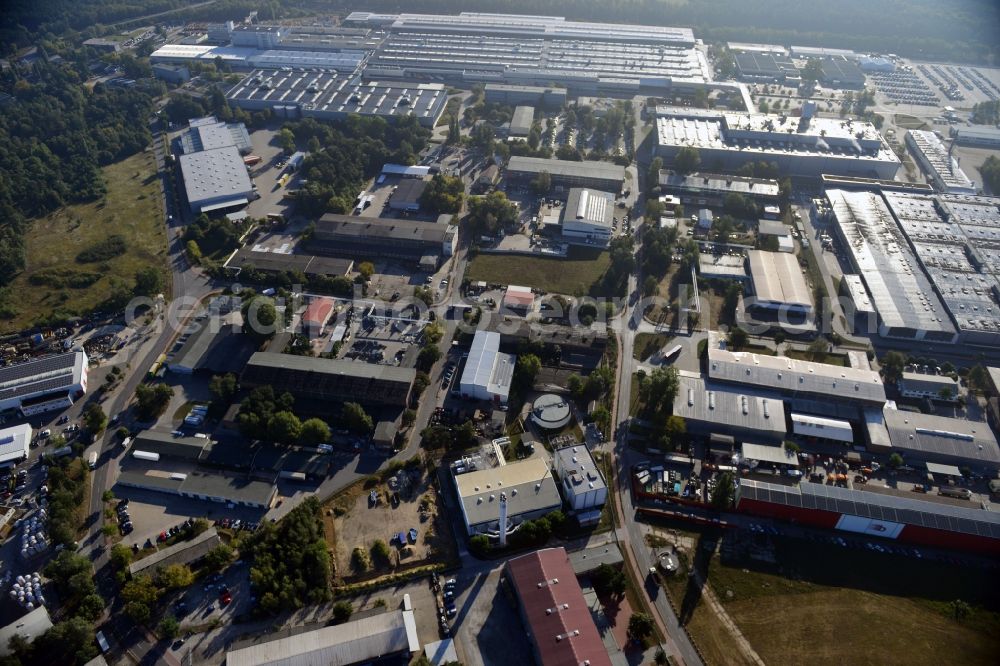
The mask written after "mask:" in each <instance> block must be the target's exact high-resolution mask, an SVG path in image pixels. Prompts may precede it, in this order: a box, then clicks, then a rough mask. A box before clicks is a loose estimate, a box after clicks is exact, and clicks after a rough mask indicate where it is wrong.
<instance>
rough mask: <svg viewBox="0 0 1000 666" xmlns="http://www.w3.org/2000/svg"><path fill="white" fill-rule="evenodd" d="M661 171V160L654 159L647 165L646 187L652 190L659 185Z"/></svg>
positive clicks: (658, 158)
mask: <svg viewBox="0 0 1000 666" xmlns="http://www.w3.org/2000/svg"><path fill="white" fill-rule="evenodd" d="M661 169H663V159H662V158H660V157H654V158H653V161H652V162H650V163H649V171H648V172H647V173H646V187H647V188H649V189H652V188H654V187H656V186H657V185H659V184H660V170H661Z"/></svg>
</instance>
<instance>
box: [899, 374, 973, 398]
mask: <svg viewBox="0 0 1000 666" xmlns="http://www.w3.org/2000/svg"><path fill="white" fill-rule="evenodd" d="M896 386H897V388H899V394H900V395H901V396H903V397H904V398H931V399H940V398H943V397H944V396H946V395H949V396H951V398H957V397H958V396H959V393H960V392H961V391H960V388H961V387H960V386H959V384H958V380H957V379H955V378H953V377H951V376H949V375H931V374H925V373H922V372H904V373H903V376H902V377H900V378H899V379H898V380H897V381H896Z"/></svg>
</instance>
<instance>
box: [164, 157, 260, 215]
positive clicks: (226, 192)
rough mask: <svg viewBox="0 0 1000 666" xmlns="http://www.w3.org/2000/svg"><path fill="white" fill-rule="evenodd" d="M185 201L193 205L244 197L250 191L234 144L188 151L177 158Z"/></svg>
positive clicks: (250, 186)
mask: <svg viewBox="0 0 1000 666" xmlns="http://www.w3.org/2000/svg"><path fill="white" fill-rule="evenodd" d="M179 161H180V165H181V174H182V176H183V177H184V189H185V190H186V191H187V196H188V202H189V203H190V204H191V205H192V206H197V205H199V204H201V203H202V202H205V203H209V202H213V203H214V202H215V201H216V200H223V199H226V200H228V199H233V200H235V199H239V198H245V197H248V196H249V195H250V193H251V192H252V191H253V185H252V184H251V183H250V175H249V174H248V173H247V167H246V164H244V163H243V157H242V156H240V151H239V150H238V149H237V148H236V146H227V147H225V148H216V149H215V150H203V151H201V152H197V153H188V154H185V155H181V156H180V158H179Z"/></svg>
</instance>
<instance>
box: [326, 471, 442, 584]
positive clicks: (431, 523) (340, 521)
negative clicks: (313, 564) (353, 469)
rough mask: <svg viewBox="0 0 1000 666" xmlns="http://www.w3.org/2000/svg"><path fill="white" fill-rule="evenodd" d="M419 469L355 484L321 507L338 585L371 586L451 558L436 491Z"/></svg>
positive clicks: (398, 472) (429, 478)
mask: <svg viewBox="0 0 1000 666" xmlns="http://www.w3.org/2000/svg"><path fill="white" fill-rule="evenodd" d="M432 478H433V477H429V476H428V475H427V474H426V473H425V471H424V470H423V469H422V468H421V467H419V466H413V467H406V468H403V469H401V470H399V471H397V472H395V473H393V474H387V475H385V476H384V477H383V478H382V479H380V480H378V481H377V482H376V481H375V479H374V478H372V479H370V480H368V481H366V482H361V483H357V484H355V485H353V486H351V487H350V488H348V489H346V490H345V491H344V492H343V493H341V494H340V495H338V496H337V497H335V498H334V499H333V500H331V502H330V503H329V504H328V505H327V506H326V507H324V511H323V514H324V523H325V524H326V533H327V541H328V542H330V543H331V544H332V545H333V551H334V554H335V558H336V559H335V573H336V581H337V584H351V583H356V582H361V581H368V580H372V579H375V578H378V577H381V576H384V575H389V574H395V573H401V572H403V571H406V570H409V569H412V568H414V567H417V566H422V565H426V564H433V563H436V562H446V561H448V560H449V559H451V558H452V557H454V549H455V546H454V542H453V540H452V538H451V537H450V533H449V532H448V525H447V523H446V521H445V518H444V517H442V516H441V515H440V514H439V512H438V507H439V502H440V499H439V496H438V492H437V489H436V488H434V487H433V485H432V484H431V483H430V481H431V479H432Z"/></svg>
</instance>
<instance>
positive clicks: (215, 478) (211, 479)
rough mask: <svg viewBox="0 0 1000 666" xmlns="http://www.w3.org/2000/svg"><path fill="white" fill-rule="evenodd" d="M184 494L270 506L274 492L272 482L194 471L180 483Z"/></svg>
mask: <svg viewBox="0 0 1000 666" xmlns="http://www.w3.org/2000/svg"><path fill="white" fill-rule="evenodd" d="M180 492H181V493H182V494H185V495H192V494H193V495H201V496H203V497H207V498H217V500H222V501H226V502H242V503H247V504H256V505H259V506H265V507H267V506H270V504H271V499H272V498H273V497H274V494H275V492H276V490H275V487H274V485H273V484H271V483H268V482H266V481H256V480H252V479H246V478H243V477H240V478H236V477H233V476H224V475H222V474H218V473H216V472H202V471H197V470H196V471H194V472H191V473H189V474H188V475H187V478H186V479H184V481H183V482H182V483H181V487H180Z"/></svg>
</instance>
